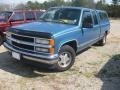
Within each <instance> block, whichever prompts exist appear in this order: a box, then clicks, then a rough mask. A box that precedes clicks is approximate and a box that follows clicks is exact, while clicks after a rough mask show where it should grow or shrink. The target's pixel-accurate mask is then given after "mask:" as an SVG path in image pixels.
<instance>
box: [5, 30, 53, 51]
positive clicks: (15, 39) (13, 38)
mask: <svg viewBox="0 0 120 90" xmlns="http://www.w3.org/2000/svg"><path fill="white" fill-rule="evenodd" d="M6 37H7V43H9V44H11V45H12V46H14V47H16V48H19V49H23V50H28V51H32V52H37V51H36V50H35V47H41V48H51V46H50V45H42V44H36V43H35V38H36V37H32V36H24V35H19V34H15V33H11V32H8V34H7V35H6ZM39 53H43V52H39Z"/></svg>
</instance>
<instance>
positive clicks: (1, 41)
mask: <svg viewBox="0 0 120 90" xmlns="http://www.w3.org/2000/svg"><path fill="white" fill-rule="evenodd" d="M2 44H3V37H2V35H0V46H1V45H2Z"/></svg>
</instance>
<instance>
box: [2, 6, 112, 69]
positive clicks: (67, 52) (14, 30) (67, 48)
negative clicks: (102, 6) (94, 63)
mask: <svg viewBox="0 0 120 90" xmlns="http://www.w3.org/2000/svg"><path fill="white" fill-rule="evenodd" d="M109 30H110V22H109V19H108V15H107V13H106V12H105V11H101V10H93V9H89V8H82V7H52V8H50V9H49V10H47V11H46V12H45V13H44V14H43V15H42V16H41V17H40V18H39V20H38V21H36V22H32V23H27V24H23V25H19V26H14V27H11V28H9V30H8V31H7V35H6V42H5V43H4V46H5V47H6V48H7V49H8V50H9V51H10V53H11V55H12V57H13V58H15V59H17V60H27V61H29V60H31V61H35V62H38V63H39V62H40V63H43V64H46V65H47V64H49V65H52V67H54V69H55V70H58V71H65V70H68V69H69V68H70V67H71V66H72V65H73V64H74V61H75V56H76V54H77V53H78V52H80V51H81V50H84V49H85V48H88V47H89V46H91V45H93V44H98V45H101V46H103V45H105V43H106V38H107V35H108V34H109V32H110V31H109Z"/></svg>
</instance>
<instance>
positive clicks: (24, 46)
mask: <svg viewBox="0 0 120 90" xmlns="http://www.w3.org/2000/svg"><path fill="white" fill-rule="evenodd" d="M12 45H13V46H15V47H18V48H21V49H25V50H31V51H34V46H30V45H25V44H20V43H16V42H14V41H12Z"/></svg>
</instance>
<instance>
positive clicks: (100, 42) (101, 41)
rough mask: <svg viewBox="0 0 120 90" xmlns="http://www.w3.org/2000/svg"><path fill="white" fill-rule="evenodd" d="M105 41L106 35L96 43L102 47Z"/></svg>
mask: <svg viewBox="0 0 120 90" xmlns="http://www.w3.org/2000/svg"><path fill="white" fill-rule="evenodd" d="M106 41H107V34H105V35H104V37H103V38H102V39H101V40H100V41H99V42H98V45H99V46H104V45H105V44H106Z"/></svg>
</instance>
